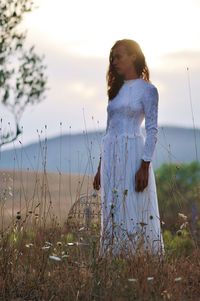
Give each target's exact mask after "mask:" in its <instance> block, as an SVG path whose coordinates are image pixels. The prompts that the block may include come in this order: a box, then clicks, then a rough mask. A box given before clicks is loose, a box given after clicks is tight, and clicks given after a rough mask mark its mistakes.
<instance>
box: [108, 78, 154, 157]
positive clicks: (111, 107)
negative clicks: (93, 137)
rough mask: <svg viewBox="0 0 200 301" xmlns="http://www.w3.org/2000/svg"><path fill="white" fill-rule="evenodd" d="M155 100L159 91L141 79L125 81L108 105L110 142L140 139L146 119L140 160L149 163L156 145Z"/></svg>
mask: <svg viewBox="0 0 200 301" xmlns="http://www.w3.org/2000/svg"><path fill="white" fill-rule="evenodd" d="M158 99H159V96H158V91H157V88H156V87H155V86H154V85H153V84H151V83H149V82H146V81H145V80H143V79H141V78H140V79H132V80H125V81H124V84H123V86H122V87H121V89H120V91H119V92H118V94H117V96H115V98H113V100H112V101H109V103H108V106H107V126H106V133H105V135H109V137H110V138H111V137H115V136H116V135H117V136H119V135H125V136H128V137H130V138H131V137H137V136H140V135H142V133H141V124H142V122H143V120H144V119H145V130H146V140H145V145H144V152H143V156H142V159H143V160H144V161H151V160H152V156H153V153H154V149H155V145H156V141H157V132H158V126H157V116H158ZM105 135H104V136H105Z"/></svg>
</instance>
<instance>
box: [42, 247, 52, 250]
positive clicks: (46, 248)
mask: <svg viewBox="0 0 200 301" xmlns="http://www.w3.org/2000/svg"><path fill="white" fill-rule="evenodd" d="M50 248H51V246H44V247H42V250H49V249H50Z"/></svg>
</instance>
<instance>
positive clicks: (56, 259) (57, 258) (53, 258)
mask: <svg viewBox="0 0 200 301" xmlns="http://www.w3.org/2000/svg"><path fill="white" fill-rule="evenodd" d="M49 258H50V259H52V260H55V261H61V258H60V257H58V256H54V255H53V256H49Z"/></svg>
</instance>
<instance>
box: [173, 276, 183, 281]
mask: <svg viewBox="0 0 200 301" xmlns="http://www.w3.org/2000/svg"><path fill="white" fill-rule="evenodd" d="M181 280H182V277H177V278H175V279H174V281H175V282H179V281H181Z"/></svg>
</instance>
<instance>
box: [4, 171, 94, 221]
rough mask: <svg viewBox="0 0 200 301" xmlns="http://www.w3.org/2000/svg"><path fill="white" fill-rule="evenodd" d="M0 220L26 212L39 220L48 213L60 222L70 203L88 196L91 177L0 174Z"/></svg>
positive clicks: (46, 174) (37, 173)
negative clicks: (85, 195) (84, 195)
mask: <svg viewBox="0 0 200 301" xmlns="http://www.w3.org/2000/svg"><path fill="white" fill-rule="evenodd" d="M0 187H1V215H2V216H1V218H4V222H5V223H7V222H8V221H11V220H12V221H13V220H15V219H16V215H17V212H20V214H21V215H22V216H25V215H26V214H27V213H28V212H29V211H32V212H33V213H36V214H39V216H40V217H42V216H43V215H45V213H46V212H49V215H50V216H51V215H52V214H54V215H55V216H57V217H58V219H59V221H60V222H61V223H63V222H64V221H65V220H66V218H67V215H68V212H69V209H70V208H71V206H72V204H73V203H74V202H75V201H76V200H77V199H78V198H79V197H80V195H81V194H83V193H84V194H85V193H86V194H91V193H92V191H93V189H92V177H89V176H84V175H79V174H73V175H68V174H58V173H44V172H31V171H21V172H16V171H15V172H11V171H1V173H0Z"/></svg>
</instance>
